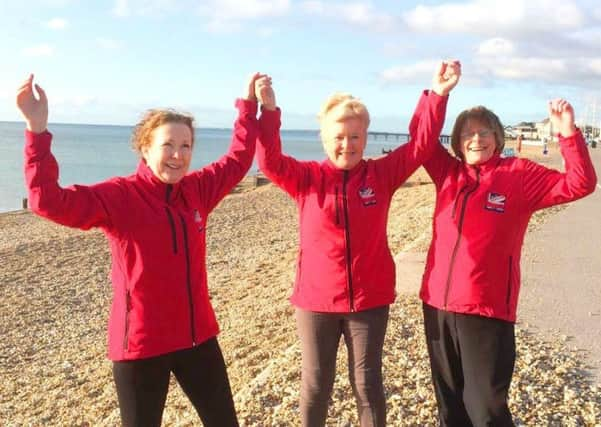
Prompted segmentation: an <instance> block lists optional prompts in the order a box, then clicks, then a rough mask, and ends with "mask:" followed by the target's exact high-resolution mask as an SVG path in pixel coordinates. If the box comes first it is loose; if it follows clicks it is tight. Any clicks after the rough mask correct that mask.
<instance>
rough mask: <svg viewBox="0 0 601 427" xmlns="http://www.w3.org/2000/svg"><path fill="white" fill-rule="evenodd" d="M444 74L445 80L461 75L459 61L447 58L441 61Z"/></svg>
mask: <svg viewBox="0 0 601 427" xmlns="http://www.w3.org/2000/svg"><path fill="white" fill-rule="evenodd" d="M443 66H444V74H443V77H444V78H445V79H446V80H449V79H458V78H459V77H460V76H461V62H460V61H459V60H457V59H448V60H446V61H443Z"/></svg>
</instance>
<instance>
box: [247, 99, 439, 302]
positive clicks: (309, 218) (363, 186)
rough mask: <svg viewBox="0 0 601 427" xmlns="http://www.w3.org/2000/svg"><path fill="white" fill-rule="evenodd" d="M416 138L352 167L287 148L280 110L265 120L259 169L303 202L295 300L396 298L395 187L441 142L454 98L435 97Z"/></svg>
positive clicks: (425, 109) (428, 103) (425, 110)
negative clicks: (390, 233) (298, 156)
mask: <svg viewBox="0 0 601 427" xmlns="http://www.w3.org/2000/svg"><path fill="white" fill-rule="evenodd" d="M422 98H425V102H424V103H423V108H422V111H421V120H420V123H419V125H420V127H419V129H418V131H417V133H416V134H414V135H415V137H414V138H413V139H412V140H411V141H410V142H408V143H407V144H405V145H402V146H400V147H399V148H397V149H396V150H394V151H393V152H392V153H390V154H389V155H387V156H386V157H382V158H379V159H369V160H362V161H361V162H360V163H359V164H358V165H357V166H356V167H355V168H353V169H352V170H349V171H345V170H340V169H337V168H336V167H335V166H334V165H333V164H332V163H331V162H330V161H329V160H326V161H324V162H322V163H318V162H301V161H297V160H295V159H293V158H292V157H289V156H286V155H284V154H282V148H281V142H280V135H279V128H280V111H279V110H277V111H263V112H262V115H261V117H260V118H259V128H260V131H259V144H258V145H257V159H258V163H259V167H260V168H261V170H262V171H263V172H264V173H265V175H266V176H267V177H268V178H269V179H271V180H272V181H273V182H274V183H275V184H277V185H278V186H280V187H281V188H283V189H284V190H285V191H286V192H287V193H288V194H290V196H292V197H293V198H294V200H295V201H296V204H297V207H298V212H299V219H300V227H299V228H300V249H299V255H298V265H297V272H296V283H295V286H294V292H293V294H292V297H291V302H292V303H293V304H294V305H296V306H298V307H300V308H302V309H305V310H311V311H321V312H340V313H346V312H352V311H361V310H367V309H369V308H373V307H378V306H383V305H387V304H390V303H392V302H393V301H394V297H395V292H394V287H395V286H394V285H395V268H394V261H393V259H392V256H391V254H390V249H389V248H388V241H387V237H386V225H387V217H388V209H389V206H390V200H391V198H392V195H393V194H394V192H395V191H396V190H397V189H398V188H399V187H400V186H401V184H402V183H403V182H404V181H405V180H406V179H407V177H409V175H411V174H412V173H413V172H414V171H415V170H416V169H417V168H418V167H419V166H420V165H421V164H422V162H423V161H424V159H426V158H428V157H429V156H430V154H431V152H432V150H433V148H434V147H435V146H436V145H437V144H438V137H439V134H440V131H441V128H442V125H443V123H444V116H445V112H446V105H447V99H448V97H440V96H438V95H436V94H434V93H432V94H430V95H427V94H424V95H423V96H422Z"/></svg>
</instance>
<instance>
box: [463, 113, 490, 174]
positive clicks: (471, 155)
mask: <svg viewBox="0 0 601 427" xmlns="http://www.w3.org/2000/svg"><path fill="white" fill-rule="evenodd" d="M459 137H460V144H459V149H460V151H461V154H462V156H463V159H464V161H465V163H467V164H468V165H479V164H481V163H484V162H486V161H488V160H489V159H490V158H491V157H492V156H493V154H494V153H495V150H496V148H497V143H496V139H495V132H494V131H493V130H492V129H490V127H488V126H487V125H486V124H484V123H482V122H480V121H477V120H473V119H468V120H467V121H466V122H465V124H464V125H463V126H462V127H461V132H460V133H459Z"/></svg>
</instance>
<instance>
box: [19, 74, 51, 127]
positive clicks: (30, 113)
mask: <svg viewBox="0 0 601 427" xmlns="http://www.w3.org/2000/svg"><path fill="white" fill-rule="evenodd" d="M33 86H34V84H33V74H30V75H29V78H28V79H27V80H25V82H24V83H23V85H22V86H21V87H20V88H19V90H17V108H18V109H19V110H20V111H21V114H23V117H24V118H25V122H26V123H27V129H28V130H29V131H31V132H34V133H42V132H44V131H45V130H46V128H47V127H48V98H47V97H46V92H44V90H43V89H42V88H41V87H40V86H38V85H37V84H36V85H35V90H36V91H37V92H38V95H39V99H37V98H36V97H35V94H34V92H33Z"/></svg>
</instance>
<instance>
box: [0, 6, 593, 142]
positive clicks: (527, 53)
mask: <svg viewBox="0 0 601 427" xmlns="http://www.w3.org/2000/svg"><path fill="white" fill-rule="evenodd" d="M0 58H2V62H1V63H0V120H6V121H18V120H21V117H20V115H19V112H18V111H17V110H16V107H15V106H14V105H15V104H14V95H15V91H16V89H17V87H18V86H19V85H20V84H21V82H22V81H23V80H24V79H25V78H26V77H27V76H28V75H29V73H34V74H35V78H36V82H38V83H39V84H40V85H41V86H42V87H43V88H44V89H45V90H46V92H47V94H48V97H49V100H50V122H51V123H52V122H63V123H94V124H119V125H133V124H135V123H136V122H137V121H138V119H139V118H140V116H141V114H142V112H143V111H144V110H146V109H148V108H157V107H172V108H176V109H181V110H184V111H187V112H190V113H192V114H194V116H195V117H196V121H197V124H198V126H200V127H224V128H229V127H231V126H232V122H233V120H234V118H235V110H234V107H233V106H234V100H235V98H236V97H238V96H241V95H242V94H243V88H244V86H245V82H246V81H247V79H248V76H249V75H250V74H251V73H252V72H255V71H259V72H264V73H267V74H269V75H270V76H271V77H272V79H273V86H274V89H275V91H276V99H277V103H278V106H279V107H280V108H281V109H282V127H283V128H285V129H316V128H317V126H318V123H317V120H316V113H317V112H318V111H319V107H320V105H321V103H322V102H323V101H324V100H325V99H326V98H327V97H328V96H329V95H330V94H332V93H333V92H336V91H343V92H350V93H352V94H353V95H355V96H357V97H359V98H361V99H362V100H363V101H364V102H365V104H366V105H367V107H368V108H369V111H370V114H371V116H372V124H371V126H370V130H374V131H392V132H406V130H407V123H408V121H409V118H410V116H411V114H412V112H413V109H414V107H415V104H416V102H417V99H418V97H419V95H420V93H421V91H422V90H423V89H427V88H429V87H430V84H431V80H432V75H433V72H434V69H435V66H436V63H437V62H438V61H440V60H443V59H449V58H457V59H459V60H460V61H461V63H462V69H463V76H462V79H461V82H460V83H459V85H458V86H457V87H456V88H455V90H454V91H453V92H452V93H451V96H450V100H449V106H448V113H447V123H446V125H445V129H446V130H447V131H448V129H449V128H450V127H452V123H453V120H454V118H455V116H456V115H457V114H458V113H459V112H460V111H462V110H464V109H466V108H469V107H471V106H474V105H485V106H487V107H489V108H490V109H492V110H493V111H495V112H496V113H497V114H498V115H499V117H500V118H501V120H502V122H503V123H504V124H505V125H509V124H516V123H518V122H520V121H538V120H542V119H544V118H545V117H546V108H547V101H548V100H550V99H553V98H558V97H563V98H566V99H568V100H569V101H570V102H572V104H573V105H574V108H575V110H576V115H577V119H578V120H579V121H587V122H591V121H593V120H594V121H595V122H596V123H601V1H599V0H504V1H497V0H468V1H456V2H441V1H425V0H424V1H388V0H381V1H362V0H358V1H353V0H351V1H338V0H333V1H325V0H306V1H304V0H204V1H201V0H107V1H83V0H81V1H80V0H25V1H15V0H0ZM595 106H596V107H595Z"/></svg>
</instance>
